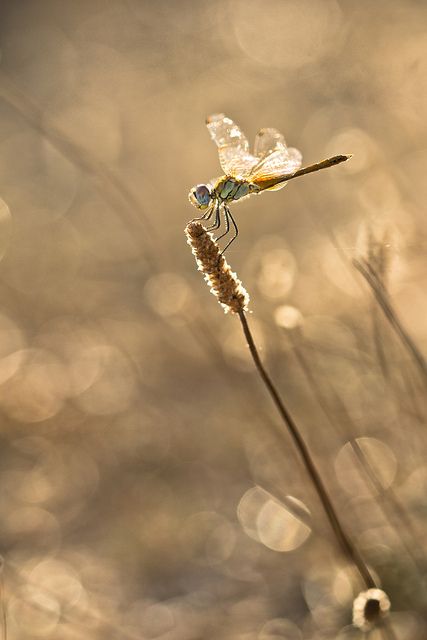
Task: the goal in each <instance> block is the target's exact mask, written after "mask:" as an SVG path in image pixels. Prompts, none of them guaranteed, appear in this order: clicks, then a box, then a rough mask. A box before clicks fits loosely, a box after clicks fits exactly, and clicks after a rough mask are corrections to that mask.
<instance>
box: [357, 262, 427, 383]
mask: <svg viewBox="0 0 427 640" xmlns="http://www.w3.org/2000/svg"><path fill="white" fill-rule="evenodd" d="M353 265H354V266H355V268H356V269H357V270H358V271H359V273H360V274H361V275H362V276H363V277H364V278H365V280H366V282H367V283H368V285H369V286H370V288H371V290H372V293H373V294H374V296H375V299H376V301H377V302H378V305H379V306H380V308H381V310H382V312H383V313H384V316H385V317H386V319H387V320H388V322H389V323H390V325H391V327H392V328H393V330H394V331H395V333H396V334H397V336H398V337H399V339H400V340H401V342H402V344H403V345H404V347H405V348H406V350H407V351H408V352H409V353H410V355H411V356H412V358H413V360H414V362H415V364H416V365H417V367H418V370H419V371H420V373H421V375H422V377H423V379H424V382H426V383H427V362H426V361H425V358H424V356H423V355H422V353H421V351H420V350H419V349H418V347H417V345H416V344H415V342H414V341H413V340H412V338H411V336H410V335H409V334H408V332H407V331H406V329H405V328H404V327H403V325H402V323H401V321H400V319H399V317H398V315H397V313H396V311H395V309H394V307H393V305H392V303H391V301H390V298H389V295H388V292H387V289H386V288H385V287H384V285H383V284H382V281H381V278H380V277H379V275H378V274H377V273H376V271H375V270H374V269H373V268H372V266H371V265H370V264H369V263H367V262H362V261H361V260H357V259H354V260H353Z"/></svg>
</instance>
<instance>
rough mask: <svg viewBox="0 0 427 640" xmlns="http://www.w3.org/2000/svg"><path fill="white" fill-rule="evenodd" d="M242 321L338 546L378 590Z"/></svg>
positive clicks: (365, 578)
mask: <svg viewBox="0 0 427 640" xmlns="http://www.w3.org/2000/svg"><path fill="white" fill-rule="evenodd" d="M239 318H240V322H241V323H242V327H243V332H244V334H245V338H246V341H247V343H248V347H249V350H250V352H251V356H252V358H253V361H254V363H255V366H256V368H257V371H258V373H259V375H260V376H261V378H262V380H263V382H264V384H265V386H266V387H267V389H268V391H269V393H270V395H271V397H272V399H273V402H274V404H275V405H276V408H277V410H278V411H279V413H280V415H281V417H282V418H283V421H284V423H285V424H286V426H287V428H288V431H289V433H290V434H291V436H292V439H293V441H294V444H295V446H296V447H297V449H298V452H299V454H300V456H301V458H302V460H303V463H304V466H305V468H306V470H307V473H308V475H309V476H310V479H311V481H312V483H313V485H314V488H315V490H316V492H317V494H318V496H319V498H320V501H321V503H322V506H323V508H324V510H325V513H326V516H327V518H328V520H329V523H330V525H331V527H332V530H333V532H334V534H335V536H336V538H337V540H338V543H339V544H340V546H341V548H342V550H343V551H344V554H345V555H346V556H347V557H348V558H349V559H350V561H351V562H352V563H353V564H354V565H355V567H356V568H357V570H358V571H359V574H360V576H361V578H362V580H363V581H364V583H365V585H366V587H367V588H368V589H371V588H374V587H377V584H376V582H375V579H374V577H373V576H372V574H371V573H370V571H369V569H368V567H367V565H366V564H365V562H364V560H363V558H362V556H361V555H360V553H359V551H358V549H357V548H356V547H355V545H354V544H353V542H352V541H351V539H350V537H349V536H348V535H347V533H346V531H345V530H344V528H343V526H342V525H341V522H340V521H339V518H338V515H337V513H336V511H335V508H334V506H333V504H332V501H331V499H330V497H329V494H328V492H327V490H326V487H325V485H324V484H323V481H322V479H321V476H320V473H319V471H318V470H317V467H316V465H315V463H314V461H313V459H312V457H311V454H310V452H309V450H308V447H307V445H306V443H305V441H304V439H303V437H302V436H301V434H300V432H299V429H298V427H297V425H296V423H295V421H294V419H293V418H292V416H291V414H290V413H289V411H288V409H287V408H286V406H285V404H284V402H283V400H282V399H281V397H280V395H279V393H278V391H277V389H276V387H275V386H274V384H273V382H272V380H271V378H270V376H269V374H268V373H267V371H266V370H265V368H264V365H263V364H262V362H261V359H260V357H259V354H258V350H257V348H256V345H255V342H254V339H253V337H252V333H251V331H250V329H249V325H248V321H247V319H246V316H245V313H244V312H243V311H239Z"/></svg>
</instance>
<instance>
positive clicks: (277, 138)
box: [254, 129, 286, 161]
mask: <svg viewBox="0 0 427 640" xmlns="http://www.w3.org/2000/svg"><path fill="white" fill-rule="evenodd" d="M279 149H281V150H285V149H286V142H285V138H284V137H283V135H282V134H281V133H280V131H277V129H260V131H258V133H257V134H256V136H255V146H254V154H255V155H256V156H257V158H259V160H262V159H264V158H265V157H266V156H268V155H270V154H271V153H273V151H278V150H279ZM259 160H258V161H259Z"/></svg>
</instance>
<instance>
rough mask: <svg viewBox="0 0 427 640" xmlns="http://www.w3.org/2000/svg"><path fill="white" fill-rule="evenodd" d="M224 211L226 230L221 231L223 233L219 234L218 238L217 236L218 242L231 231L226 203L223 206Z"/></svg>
mask: <svg viewBox="0 0 427 640" xmlns="http://www.w3.org/2000/svg"><path fill="white" fill-rule="evenodd" d="M223 213H224V220H225V231H224V233H221V235H220V236H218V238H216V240H215V242H218V240H221V238H223V237H224V236H226V235H227V233H228V232H229V231H230V218H229V217H228V215H227V212H226V210H225V205H224V207H223Z"/></svg>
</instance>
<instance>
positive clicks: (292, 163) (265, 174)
mask: <svg viewBox="0 0 427 640" xmlns="http://www.w3.org/2000/svg"><path fill="white" fill-rule="evenodd" d="M265 154H266V155H264V156H263V157H262V158H261V160H260V161H259V162H258V163H257V164H256V165H255V166H254V167H253V169H252V171H251V173H250V176H249V177H250V180H251V181H252V182H257V181H261V182H262V181H263V180H269V179H270V178H276V177H278V176H282V175H288V174H290V173H294V171H296V170H297V169H299V168H300V166H301V162H302V155H301V153H300V151H298V149H294V148H292V147H289V148H288V147H286V146H285V147H284V148H283V147H281V145H280V144H278V145H277V148H276V150H273V151H271V152H270V153H268V151H265ZM285 184H286V182H284V183H283V184H279V185H276V186H275V187H272V188H271V191H276V190H278V189H282V188H283V187H284V186H285Z"/></svg>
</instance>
